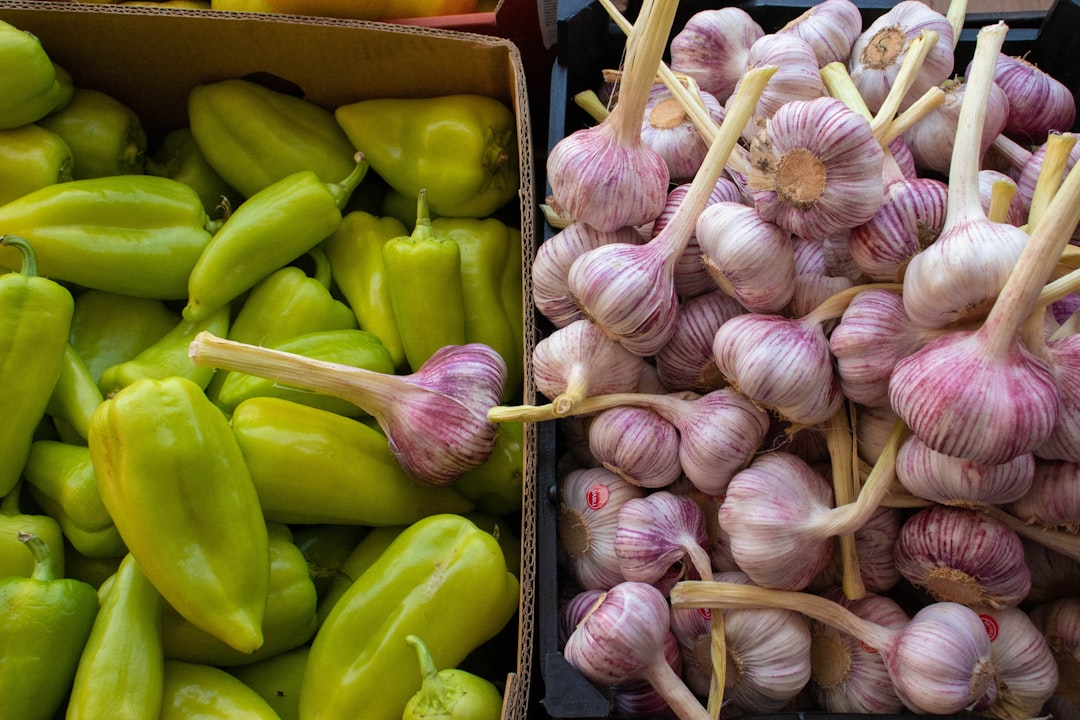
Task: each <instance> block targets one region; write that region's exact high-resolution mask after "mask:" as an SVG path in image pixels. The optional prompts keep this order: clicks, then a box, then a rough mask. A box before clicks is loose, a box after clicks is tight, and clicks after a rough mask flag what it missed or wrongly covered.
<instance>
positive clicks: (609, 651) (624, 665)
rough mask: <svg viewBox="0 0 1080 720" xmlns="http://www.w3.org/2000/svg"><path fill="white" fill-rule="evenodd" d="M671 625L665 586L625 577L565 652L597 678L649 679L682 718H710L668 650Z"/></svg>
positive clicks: (604, 680)
mask: <svg viewBox="0 0 1080 720" xmlns="http://www.w3.org/2000/svg"><path fill="white" fill-rule="evenodd" d="M670 627H671V610H670V608H669V607H668V603H667V599H666V598H665V597H664V596H663V594H661V592H660V591H659V590H657V589H656V588H654V587H653V586H652V585H648V584H646V583H636V582H629V581H627V582H623V583H619V584H618V585H616V586H615V587H613V588H611V589H610V590H609V591H608V592H606V593H605V594H604V596H603V598H602V599H601V601H600V602H599V603H597V605H596V606H595V607H594V608H593V609H592V611H591V612H589V613H588V614H587V615H586V616H585V618H584V619H582V621H581V622H580V623H579V624H578V626H577V628H576V629H575V630H574V632H573V633H571V635H570V637H569V638H568V639H567V641H566V645H565V647H564V648H563V655H564V656H565V658H566V660H567V662H569V663H570V664H571V665H573V666H574V667H575V668H577V669H578V671H580V672H581V673H582V674H583V675H584V676H585V677H586V678H588V679H589V680H591V681H593V682H596V683H602V684H606V685H609V684H615V683H621V682H626V681H628V680H634V679H645V680H648V681H649V683H650V684H651V685H652V686H653V687H654V688H655V689H656V691H657V692H659V693H660V695H661V696H663V697H664V699H665V700H667V702H668V705H670V706H671V708H672V709H673V710H674V711H675V714H676V715H677V716H678V717H679V718H680V719H681V720H708V718H710V717H711V716H710V715H709V713H708V712H706V710H705V708H704V706H702V705H701V703H700V701H699V700H698V699H697V698H696V697H695V696H694V694H693V693H692V692H691V691H690V689H689V688H687V687H686V684H685V683H683V681H682V680H681V679H680V678H679V676H678V675H677V674H676V673H675V671H674V670H672V669H671V666H670V665H669V664H668V661H667V658H666V656H665V654H664V653H665V646H666V638H667V635H668V634H670V633H671V629H670Z"/></svg>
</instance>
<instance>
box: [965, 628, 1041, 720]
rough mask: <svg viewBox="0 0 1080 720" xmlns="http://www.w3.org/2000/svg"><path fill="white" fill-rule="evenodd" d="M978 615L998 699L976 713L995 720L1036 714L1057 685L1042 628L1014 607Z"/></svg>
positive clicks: (1016, 719)
mask: <svg viewBox="0 0 1080 720" xmlns="http://www.w3.org/2000/svg"><path fill="white" fill-rule="evenodd" d="M980 617H981V618H982V620H983V622H984V623H985V624H986V632H987V634H988V635H989V636H990V649H991V659H992V661H993V663H994V675H995V679H996V682H997V686H998V693H997V698H995V699H994V702H992V703H991V704H990V705H989V706H988V707H986V708H985V709H980V711H979V714H980V715H984V716H986V717H991V718H998V720H1028V718H1033V717H1036V716H1038V715H1039V713H1040V712H1041V711H1042V709H1043V707H1044V706H1045V705H1046V701H1047V700H1049V699H1050V697H1051V696H1052V695H1053V694H1054V691H1055V689H1056V688H1057V686H1058V679H1059V674H1058V667H1057V662H1056V661H1055V659H1054V654H1053V652H1052V651H1051V649H1050V644H1049V643H1048V642H1047V638H1046V637H1045V636H1044V635H1043V632H1042V630H1040V628H1039V627H1038V626H1037V625H1035V623H1034V622H1032V620H1031V618H1029V617H1028V615H1027V613H1026V612H1024V611H1023V610H1021V609H1020V608H1017V607H1008V608H1001V609H994V608H991V609H987V610H984V611H982V612H981V614H980Z"/></svg>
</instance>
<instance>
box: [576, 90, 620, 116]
mask: <svg viewBox="0 0 1080 720" xmlns="http://www.w3.org/2000/svg"><path fill="white" fill-rule="evenodd" d="M574 104H575V105H577V106H578V107H579V108H581V109H582V110H584V111H585V112H586V113H588V114H589V117H591V118H592V119H593V120H595V121H597V122H603V121H604V118H606V117H607V116H608V115H610V114H611V110H609V109H608V106H607V105H605V104H604V103H602V102H600V96H599V95H597V94H596V92H595V91H594V90H582V91H581V92H579V93H577V94H576V95H574Z"/></svg>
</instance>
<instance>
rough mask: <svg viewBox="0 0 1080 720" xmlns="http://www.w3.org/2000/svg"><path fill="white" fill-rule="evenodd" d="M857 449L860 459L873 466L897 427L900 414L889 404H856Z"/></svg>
mask: <svg viewBox="0 0 1080 720" xmlns="http://www.w3.org/2000/svg"><path fill="white" fill-rule="evenodd" d="M853 412H854V416H855V419H854V424H855V451H856V453H857V454H858V456H859V460H860V461H861V462H863V463H865V464H866V465H869V466H872V465H873V464H874V463H876V462H877V460H878V458H879V457H880V456H881V452H882V450H884V448H885V446H886V444H887V443H888V441H889V434H890V433H891V432H892V431H893V428H895V427H896V423H897V421H898V420H899V416H898V415H897V414H896V413H895V412H893V409H892V407H890V406H889V405H882V406H880V407H874V406H867V405H856V406H855V408H854V411H853Z"/></svg>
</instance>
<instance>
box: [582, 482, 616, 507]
mask: <svg viewBox="0 0 1080 720" xmlns="http://www.w3.org/2000/svg"><path fill="white" fill-rule="evenodd" d="M609 497H611V491H610V490H608V487H607V485H593V486H592V487H590V488H589V489H588V490H586V491H585V502H586V504H588V506H589V509H590V510H599V509H600V508H602V507H604V506H605V505H607V501H608V498H609Z"/></svg>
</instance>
